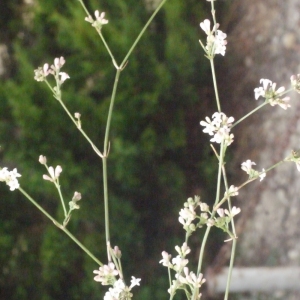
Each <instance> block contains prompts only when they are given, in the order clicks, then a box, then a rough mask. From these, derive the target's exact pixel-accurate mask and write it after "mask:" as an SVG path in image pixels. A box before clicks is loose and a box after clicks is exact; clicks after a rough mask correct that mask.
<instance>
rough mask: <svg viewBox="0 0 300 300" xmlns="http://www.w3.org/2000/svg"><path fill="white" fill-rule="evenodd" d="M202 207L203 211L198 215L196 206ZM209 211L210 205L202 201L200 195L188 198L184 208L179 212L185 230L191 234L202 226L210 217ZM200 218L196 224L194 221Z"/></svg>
mask: <svg viewBox="0 0 300 300" xmlns="http://www.w3.org/2000/svg"><path fill="white" fill-rule="evenodd" d="M198 206H199V207H200V210H201V211H202V213H201V214H200V215H199V216H198V215H197V214H196V208H197V207H198ZM208 211H209V207H208V205H207V204H206V203H202V202H200V197H199V196H195V197H194V199H193V198H188V199H187V201H186V202H185V203H184V208H182V209H181V210H180V212H179V218H178V220H179V222H180V223H181V224H182V225H183V228H184V230H186V232H187V233H188V235H189V234H191V233H192V232H193V231H195V230H196V229H197V228H200V227H202V225H204V224H206V222H207V219H208V214H207V212H208ZM196 219H198V220H199V222H198V223H197V224H194V223H193V221H194V220H196Z"/></svg>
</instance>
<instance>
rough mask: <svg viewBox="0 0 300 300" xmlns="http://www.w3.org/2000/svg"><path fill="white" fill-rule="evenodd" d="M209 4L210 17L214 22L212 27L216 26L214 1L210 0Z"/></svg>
mask: <svg viewBox="0 0 300 300" xmlns="http://www.w3.org/2000/svg"><path fill="white" fill-rule="evenodd" d="M210 3H211V14H212V17H213V20H214V25H216V24H217V21H216V11H215V7H214V0H212V1H211V2H210Z"/></svg>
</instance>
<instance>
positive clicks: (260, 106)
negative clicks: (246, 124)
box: [230, 102, 268, 129]
mask: <svg viewBox="0 0 300 300" xmlns="http://www.w3.org/2000/svg"><path fill="white" fill-rule="evenodd" d="M266 104H268V102H264V103H262V104H261V105H259V106H257V107H256V108H255V109H253V110H251V111H250V112H249V113H248V114H246V115H245V116H243V117H242V118H240V119H239V120H238V121H236V122H235V123H234V124H233V125H232V126H231V127H230V129H232V128H233V127H234V126H236V125H237V124H239V123H241V122H242V121H244V120H245V119H247V118H248V117H249V116H251V115H252V114H253V113H255V112H256V111H257V110H259V109H261V108H262V107H264V106H265V105H266Z"/></svg>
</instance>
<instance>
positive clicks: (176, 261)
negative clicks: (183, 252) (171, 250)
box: [172, 255, 189, 271]
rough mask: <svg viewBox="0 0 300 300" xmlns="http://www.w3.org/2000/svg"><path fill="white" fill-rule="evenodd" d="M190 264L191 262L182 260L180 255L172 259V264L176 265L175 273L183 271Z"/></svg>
mask: <svg viewBox="0 0 300 300" xmlns="http://www.w3.org/2000/svg"><path fill="white" fill-rule="evenodd" d="M188 262H189V260H188V259H186V258H182V257H180V256H179V255H177V256H176V257H174V258H172V264H173V265H174V270H175V271H180V270H182V269H183V268H184V267H185V266H186V265H187V264H188Z"/></svg>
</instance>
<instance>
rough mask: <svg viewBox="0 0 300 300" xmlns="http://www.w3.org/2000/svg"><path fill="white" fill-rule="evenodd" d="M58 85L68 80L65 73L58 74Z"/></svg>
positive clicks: (68, 77)
mask: <svg viewBox="0 0 300 300" xmlns="http://www.w3.org/2000/svg"><path fill="white" fill-rule="evenodd" d="M58 74H59V75H60V84H62V83H63V82H64V81H65V80H66V79H70V76H69V75H68V74H67V73H66V72H59V73H58Z"/></svg>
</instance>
